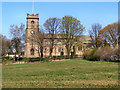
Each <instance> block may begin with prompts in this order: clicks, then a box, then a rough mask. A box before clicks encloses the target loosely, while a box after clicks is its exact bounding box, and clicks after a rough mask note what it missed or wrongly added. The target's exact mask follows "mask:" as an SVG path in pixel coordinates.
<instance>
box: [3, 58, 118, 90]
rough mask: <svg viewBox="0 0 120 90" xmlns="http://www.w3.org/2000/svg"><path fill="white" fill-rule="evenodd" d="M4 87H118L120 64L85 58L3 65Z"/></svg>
mask: <svg viewBox="0 0 120 90" xmlns="http://www.w3.org/2000/svg"><path fill="white" fill-rule="evenodd" d="M2 70H3V72H2V79H3V80H2V85H3V88H111V87H112V88H117V87H118V85H117V84H118V63H114V62H92V61H86V60H82V59H73V60H65V61H53V62H44V63H26V64H19V65H18V64H16V65H3V67H2Z"/></svg>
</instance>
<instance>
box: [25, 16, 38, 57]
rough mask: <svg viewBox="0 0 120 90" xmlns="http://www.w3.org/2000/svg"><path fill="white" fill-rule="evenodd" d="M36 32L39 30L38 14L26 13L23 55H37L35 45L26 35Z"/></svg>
mask: <svg viewBox="0 0 120 90" xmlns="http://www.w3.org/2000/svg"><path fill="white" fill-rule="evenodd" d="M38 32H39V15H38V14H36V15H34V14H32V15H30V14H27V25H26V36H25V37H26V40H25V53H24V57H38V54H37V52H36V50H35V45H34V44H33V43H32V42H30V41H29V40H28V37H30V36H31V35H32V34H35V33H38ZM31 38H32V37H31Z"/></svg>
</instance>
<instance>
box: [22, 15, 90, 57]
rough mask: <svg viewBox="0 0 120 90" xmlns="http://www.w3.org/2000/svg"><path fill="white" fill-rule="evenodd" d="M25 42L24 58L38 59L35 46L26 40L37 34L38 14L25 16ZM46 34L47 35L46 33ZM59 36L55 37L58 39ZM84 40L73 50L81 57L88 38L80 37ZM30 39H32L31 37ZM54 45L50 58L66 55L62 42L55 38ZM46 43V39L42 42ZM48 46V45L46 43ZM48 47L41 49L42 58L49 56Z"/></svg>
mask: <svg viewBox="0 0 120 90" xmlns="http://www.w3.org/2000/svg"><path fill="white" fill-rule="evenodd" d="M26 25H27V26H26V42H25V53H24V57H39V55H38V51H36V48H37V45H34V44H31V42H30V41H28V40H27V38H28V37H30V36H31V35H32V34H34V33H37V32H39V14H36V15H34V14H32V15H30V14H27V24H26ZM46 34H47V33H46ZM59 36H60V35H59V34H58V35H57V37H58V38H59ZM82 37H83V38H84V39H83V41H82V40H81V42H80V44H77V45H76V46H75V47H73V49H74V50H75V54H77V55H79V56H81V55H82V54H83V52H84V51H85V50H86V46H87V44H89V41H90V37H89V36H88V35H82ZM31 38H32V37H31ZM55 42H56V45H55V46H54V48H53V53H52V56H59V55H61V52H64V55H67V50H66V48H65V45H63V44H62V42H61V41H60V40H59V39H57V38H56V40H55ZM46 43H48V40H47V39H46V40H45V41H44V44H46ZM48 44H49V43H48ZM49 51H50V49H49V45H48V46H47V45H46V46H45V47H44V48H43V55H44V57H47V56H49Z"/></svg>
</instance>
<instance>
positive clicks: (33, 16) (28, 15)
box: [27, 13, 39, 18]
mask: <svg viewBox="0 0 120 90" xmlns="http://www.w3.org/2000/svg"><path fill="white" fill-rule="evenodd" d="M27 18H39V14H36V15H34V14H31V15H30V14H29V13H27Z"/></svg>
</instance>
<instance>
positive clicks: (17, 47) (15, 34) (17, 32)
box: [10, 23, 25, 60]
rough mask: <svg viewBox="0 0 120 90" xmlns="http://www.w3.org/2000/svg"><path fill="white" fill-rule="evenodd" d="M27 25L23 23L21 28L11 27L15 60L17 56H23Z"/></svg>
mask: <svg viewBox="0 0 120 90" xmlns="http://www.w3.org/2000/svg"><path fill="white" fill-rule="evenodd" d="M24 36H25V25H24V24H22V23H21V25H20V27H19V26H17V25H11V26H10V37H11V38H12V40H11V43H12V47H13V49H14V53H15V60H17V59H16V54H18V55H19V56H20V55H21V52H22V50H24V43H25V39H24Z"/></svg>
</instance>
